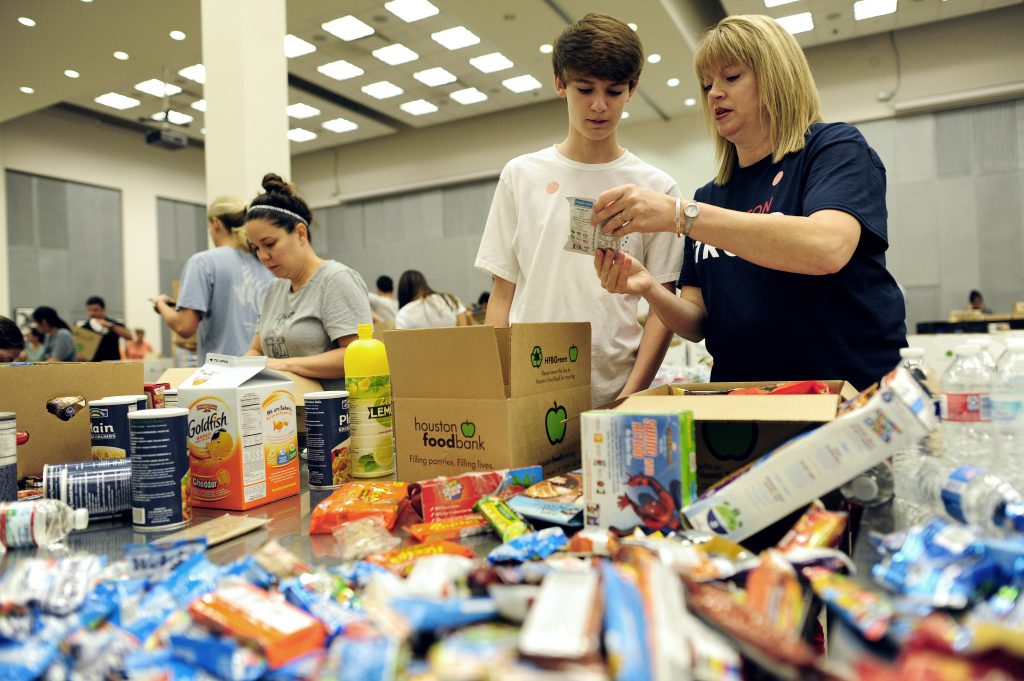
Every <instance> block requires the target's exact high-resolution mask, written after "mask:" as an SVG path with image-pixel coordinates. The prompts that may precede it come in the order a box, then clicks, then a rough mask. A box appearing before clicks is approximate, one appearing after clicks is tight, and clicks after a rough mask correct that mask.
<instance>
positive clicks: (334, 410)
mask: <svg viewBox="0 0 1024 681" xmlns="http://www.w3.org/2000/svg"><path fill="white" fill-rule="evenodd" d="M302 401H303V403H304V410H305V413H306V464H307V466H308V467H309V486H310V487H311V488H327V487H338V486H339V485H343V484H345V483H346V482H349V481H350V480H352V460H351V457H350V456H349V432H350V431H349V421H348V392H347V391H345V390H324V391H321V392H314V393H306V394H305V395H303V396H302Z"/></svg>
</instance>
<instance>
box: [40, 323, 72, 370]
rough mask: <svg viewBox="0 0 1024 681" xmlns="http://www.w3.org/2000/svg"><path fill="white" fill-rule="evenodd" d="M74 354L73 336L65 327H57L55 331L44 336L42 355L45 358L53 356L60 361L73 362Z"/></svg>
mask: <svg viewBox="0 0 1024 681" xmlns="http://www.w3.org/2000/svg"><path fill="white" fill-rule="evenodd" d="M76 354H77V352H76V349H75V337H74V336H72V335H71V332H70V331H68V330H67V329H57V333H55V334H53V335H52V336H50V335H47V336H46V341H45V342H44V343H43V356H44V357H45V358H46V359H49V358H51V357H53V358H54V359H59V360H60V361H62V362H74V361H75V355H76Z"/></svg>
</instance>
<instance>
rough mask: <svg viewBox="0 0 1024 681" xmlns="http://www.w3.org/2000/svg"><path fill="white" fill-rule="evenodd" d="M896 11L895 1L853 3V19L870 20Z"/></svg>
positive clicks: (881, 0) (860, 0)
mask: <svg viewBox="0 0 1024 681" xmlns="http://www.w3.org/2000/svg"><path fill="white" fill-rule="evenodd" d="M895 11H896V0H859V1H858V2H855V3H853V18H854V19H856V20H857V21H861V20H863V19H872V18H874V17H880V16H883V15H886V14H892V13H893V12H895Z"/></svg>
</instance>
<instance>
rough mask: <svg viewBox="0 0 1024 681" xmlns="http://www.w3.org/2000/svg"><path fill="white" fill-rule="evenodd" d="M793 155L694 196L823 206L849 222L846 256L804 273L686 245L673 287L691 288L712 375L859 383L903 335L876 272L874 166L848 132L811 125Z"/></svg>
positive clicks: (894, 302)
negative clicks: (855, 235)
mask: <svg viewBox="0 0 1024 681" xmlns="http://www.w3.org/2000/svg"><path fill="white" fill-rule="evenodd" d="M806 140H807V143H806V145H805V146H804V148H803V149H802V150H801V151H798V152H794V153H791V154H788V155H786V156H785V157H784V158H783V159H782V160H781V161H780V162H779V163H773V162H772V157H771V155H769V156H767V157H766V158H763V159H761V160H760V161H758V162H757V163H755V164H753V165H751V166H748V167H746V168H737V169H736V170H735V172H734V173H733V176H732V178H731V179H730V180H729V182H727V183H726V184H724V185H716V184H715V183H713V182H711V183H708V184H706V185H704V186H703V187H701V188H700V189H699V190H698V191H697V193H696V195H695V196H694V199H695V200H697V201H699V202H702V203H708V204H713V205H716V206H720V207H722V208H729V209H731V210H738V211H746V212H748V213H782V214H784V215H803V216H809V215H811V214H812V213H814V212H816V211H819V210H823V209H834V210H840V211H843V212H844V213H848V214H850V215H852V216H853V217H855V218H857V220H858V221H859V222H860V224H861V235H860V241H859V243H858V245H857V249H856V251H855V252H854V254H853V257H852V258H851V259H850V262H848V263H847V264H846V266H845V267H843V269H842V270H840V271H839V272H836V273H835V274H829V275H823V276H812V275H806V274H792V273H789V272H780V271H778V270H772V269H768V268H766V267H761V266H759V265H754V264H753V263H750V262H747V261H746V260H744V259H742V258H739V257H737V256H735V255H733V254H732V253H729V252H728V251H725V250H723V249H720V248H715V247H713V246H709V245H707V244H703V243H701V242H700V241H695V240H693V239H689V238H688V239H687V240H686V247H685V252H684V257H683V269H682V273H681V274H680V276H679V285H680V286H696V287H699V288H700V290H701V293H702V294H703V296H704V304H705V307H706V308H707V311H708V315H707V319H706V320H705V324H704V334H705V339H706V345H707V349H708V352H710V353H711V355H712V357H713V358H714V366H713V368H712V371H711V378H712V380H714V381H774V380H804V379H843V380H847V381H849V382H850V383H852V384H853V385H854V386H855V387H856V388H858V389H864V388H866V387H868V386H869V385H870V384H871V383H873V382H875V381H877V380H878V379H879V378H881V377H882V376H883V375H884V374H885V373H886V372H888V371H889V370H890V369H892V368H893V367H895V366H896V365H897V364H898V363H899V360H900V357H899V349H900V348H901V347H904V346H905V345H906V344H907V342H906V333H907V328H906V323H905V318H906V310H905V307H904V302H903V294H902V293H901V292H900V290H899V288H898V287H897V285H896V281H895V279H893V277H892V275H890V274H889V272H888V270H886V268H885V250H886V249H887V248H888V246H889V242H888V229H887V227H886V220H887V211H886V207H885V167H884V166H883V165H882V161H881V159H879V158H878V155H877V154H876V153H875V152H874V150H873V149H871V147H869V146H868V144H867V141H866V140H865V139H864V137H863V136H862V135H861V134H860V131H858V130H857V129H856V128H854V127H853V126H851V125H847V124H845V123H827V124H826V123H816V124H814V125H812V126H811V127H810V129H809V130H808V132H807V136H806Z"/></svg>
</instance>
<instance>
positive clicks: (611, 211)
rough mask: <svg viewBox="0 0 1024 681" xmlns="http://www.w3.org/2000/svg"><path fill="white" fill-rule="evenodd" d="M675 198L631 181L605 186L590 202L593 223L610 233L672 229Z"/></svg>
mask: <svg viewBox="0 0 1024 681" xmlns="http://www.w3.org/2000/svg"><path fill="white" fill-rule="evenodd" d="M675 210H676V200H675V198H674V197H671V196H669V195H668V194H659V193H658V192H655V191H651V190H650V189H643V188H641V187H638V186H636V185H635V184H624V185H622V186H620V187H615V188H613V189H609V190H608V191H606V192H604V193H602V194H601V195H600V196H599V197H597V201H595V202H594V217H592V218H591V219H590V223H591V224H593V225H601V224H602V223H604V225H603V226H602V227H601V231H602V232H604V233H605V234H611V235H612V236H625V235H626V234H632V233H633V232H673V231H675V228H676V227H675V225H676V222H675Z"/></svg>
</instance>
